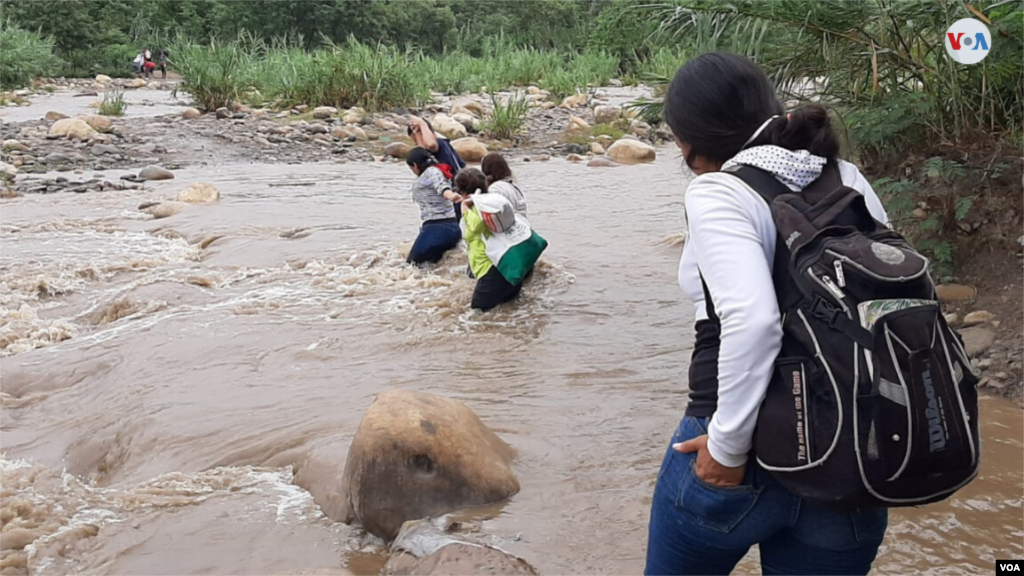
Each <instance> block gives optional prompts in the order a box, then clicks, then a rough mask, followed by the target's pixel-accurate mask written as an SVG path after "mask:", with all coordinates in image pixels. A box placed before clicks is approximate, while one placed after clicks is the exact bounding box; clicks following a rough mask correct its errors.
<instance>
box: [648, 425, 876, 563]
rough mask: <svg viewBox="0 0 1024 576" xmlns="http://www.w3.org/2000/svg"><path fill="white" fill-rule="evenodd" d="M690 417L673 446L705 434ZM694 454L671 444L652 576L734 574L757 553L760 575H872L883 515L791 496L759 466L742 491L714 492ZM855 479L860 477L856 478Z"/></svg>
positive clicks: (657, 505)
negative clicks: (701, 475) (750, 553)
mask: <svg viewBox="0 0 1024 576" xmlns="http://www.w3.org/2000/svg"><path fill="white" fill-rule="evenodd" d="M708 421H709V418H695V417H692V416H687V417H685V418H683V420H682V422H680V423H679V428H678V429H677V430H676V433H675V435H674V436H673V437H672V443H675V442H683V441H686V440H689V439H691V438H696V437H697V436H700V435H702V434H707V426H708ZM696 457H697V455H696V453H690V454H683V453H680V452H676V451H675V450H673V449H672V446H671V444H670V445H669V449H668V451H667V453H666V454H665V460H664V462H663V463H662V465H661V472H660V473H659V474H658V483H657V485H656V486H655V488H654V500H653V502H652V503H651V524H650V530H649V533H648V540H647V568H646V569H645V570H644V574H645V575H647V576H655V575H665V574H729V573H730V572H732V570H733V568H735V567H736V564H737V563H738V562H739V561H740V560H741V559H742V558H743V556H744V555H745V554H746V553H747V551H748V550H749V549H750V547H751V546H753V545H754V544H757V545H758V547H759V548H760V552H761V572H762V574H867V573H868V571H869V570H870V569H871V563H872V562H874V560H875V555H876V554H877V553H878V547H879V546H880V545H881V544H882V538H883V537H884V536H885V529H886V526H887V524H888V511H887V510H885V509H877V510H862V511H856V512H842V511H838V510H834V509H831V508H827V507H825V506H822V505H820V504H815V503H813V502H810V501H808V500H804V499H802V498H800V497H799V496H795V495H794V494H792V493H790V492H789V491H787V490H786V489H785V488H783V487H782V485H781V484H779V483H778V481H776V480H775V479H774V478H772V477H771V476H770V475H769V474H768V473H767V472H766V471H765V470H764V469H763V468H761V467H760V466H758V465H757V464H756V463H755V462H754V461H753V459H751V460H750V461H749V462H748V464H747V470H746V475H745V477H744V479H743V483H742V484H741V485H740V486H736V487H730V488H722V487H719V486H713V485H710V484H708V483H706V482H704V481H703V480H701V479H700V478H698V477H697V475H696V473H695V471H694V464H695V462H696ZM850 473H851V474H855V473H856V472H855V471H853V470H851V471H850Z"/></svg>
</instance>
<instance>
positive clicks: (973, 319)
mask: <svg viewBox="0 0 1024 576" xmlns="http://www.w3.org/2000/svg"><path fill="white" fill-rule="evenodd" d="M995 319H996V315H995V314H993V313H991V312H989V311H988V310H975V311H974V312H969V313H968V314H967V315H966V316H964V326H974V325H976V324H984V323H986V322H991V321H993V320H995Z"/></svg>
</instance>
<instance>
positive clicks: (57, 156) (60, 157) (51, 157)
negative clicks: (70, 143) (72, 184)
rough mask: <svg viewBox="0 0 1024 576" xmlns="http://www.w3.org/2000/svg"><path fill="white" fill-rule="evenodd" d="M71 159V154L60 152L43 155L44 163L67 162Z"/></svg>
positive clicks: (71, 160)
mask: <svg viewBox="0 0 1024 576" xmlns="http://www.w3.org/2000/svg"><path fill="white" fill-rule="evenodd" d="M73 161H74V159H73V158H72V157H71V156H69V155H67V154H62V153H60V152H51V153H49V154H47V155H46V156H44V157H43V163H44V164H69V163H71V162H73Z"/></svg>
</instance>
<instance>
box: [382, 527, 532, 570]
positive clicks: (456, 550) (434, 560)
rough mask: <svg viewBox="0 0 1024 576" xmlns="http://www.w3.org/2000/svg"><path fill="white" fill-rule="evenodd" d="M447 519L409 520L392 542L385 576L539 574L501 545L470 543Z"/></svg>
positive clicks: (385, 567)
mask: <svg viewBox="0 0 1024 576" xmlns="http://www.w3.org/2000/svg"><path fill="white" fill-rule="evenodd" d="M452 528H453V526H452V525H451V524H449V523H448V522H447V520H446V519H444V518H441V519H437V520H419V521H413V522H406V523H405V524H404V525H403V526H402V530H401V532H400V533H399V535H398V537H397V538H396V539H395V541H394V542H393V543H392V545H391V558H389V559H388V563H387V564H386V565H385V566H384V571H383V573H384V574H385V576H412V575H414V574H415V575H424V576H441V575H446V576H455V575H458V576H462V575H464V576H475V575H499V574H501V575H509V576H511V575H526V576H530V575H536V574H537V571H536V569H534V567H533V566H531V565H530V564H529V563H528V562H527V561H526V560H523V559H522V558H519V557H517V556H514V555H512V554H510V553H508V552H505V551H504V550H501V549H500V548H497V547H494V546H489V545H486V544H480V543H476V542H470V541H468V540H464V539H461V538H459V537H458V536H457V535H455V534H453V533H452V532H453V531H452Z"/></svg>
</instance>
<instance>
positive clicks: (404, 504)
mask: <svg viewBox="0 0 1024 576" xmlns="http://www.w3.org/2000/svg"><path fill="white" fill-rule="evenodd" d="M511 464H512V450H511V448H509V446H508V445H507V444H505V443H504V442H503V441H502V440H501V439H500V438H498V437H497V436H496V435H495V434H494V432H492V431H491V430H490V429H488V428H487V427H486V426H485V425H484V424H483V422H481V421H480V419H479V418H477V416H476V414H474V413H473V411H472V410H470V409H469V408H468V407H466V405H465V404H463V403H461V402H458V401H457V400H452V399H450V398H444V397H442V396H435V395H433V394H426V393H423V392H414V391H410V390H393V391H387V392H382V393H381V394H379V395H378V396H377V398H376V399H375V400H374V402H373V404H371V405H370V407H369V408H368V409H367V410H366V413H365V414H364V415H363V419H362V422H360V424H359V428H358V429H357V430H356V434H355V438H353V440H352V446H351V447H350V448H349V453H348V458H347V461H346V462H345V471H344V474H343V476H342V492H343V494H345V498H346V502H347V504H348V510H347V513H346V514H345V516H346V518H345V519H346V521H347V522H351V521H353V520H357V521H358V522H359V523H360V524H361V525H362V527H363V528H364V529H366V530H367V531H368V532H370V533H371V534H374V535H376V536H379V537H381V538H384V539H386V540H392V539H394V538H395V536H396V535H397V534H398V531H399V528H401V526H402V523H403V522H405V521H407V520H415V519H419V518H427V517H431V516H436V515H439V514H444V513H446V512H450V511H452V510H457V509H460V508H466V507H470V506H482V505H484V504H488V503H492V502H498V501H500V500H505V499H507V498H509V497H510V496H512V495H514V494H516V493H517V492H519V481H518V480H516V477H515V474H513V472H512V466H511Z"/></svg>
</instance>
